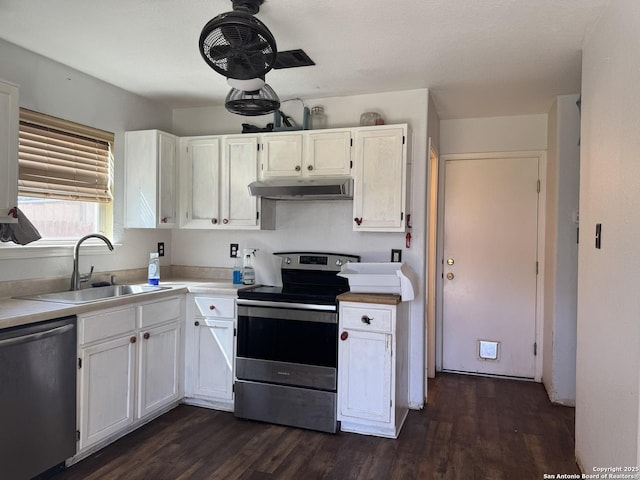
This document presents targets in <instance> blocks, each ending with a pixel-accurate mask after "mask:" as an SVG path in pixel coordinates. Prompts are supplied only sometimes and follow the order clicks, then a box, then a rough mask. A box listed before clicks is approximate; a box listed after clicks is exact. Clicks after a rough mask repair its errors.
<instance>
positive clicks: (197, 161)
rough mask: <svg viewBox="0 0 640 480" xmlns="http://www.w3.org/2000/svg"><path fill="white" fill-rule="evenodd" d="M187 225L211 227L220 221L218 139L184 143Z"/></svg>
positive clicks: (203, 139)
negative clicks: (185, 145) (185, 149)
mask: <svg viewBox="0 0 640 480" xmlns="http://www.w3.org/2000/svg"><path fill="white" fill-rule="evenodd" d="M185 163H186V165H185V166H186V168H183V175H184V177H186V179H187V185H186V187H187V188H186V190H187V192H186V193H187V197H188V199H187V202H188V205H187V212H186V215H187V217H188V220H187V224H186V225H185V226H187V227H193V228H212V227H215V226H217V225H219V224H220V222H221V219H220V201H219V199H220V138H219V137H207V138H199V139H192V140H189V141H188V142H187V162H185Z"/></svg>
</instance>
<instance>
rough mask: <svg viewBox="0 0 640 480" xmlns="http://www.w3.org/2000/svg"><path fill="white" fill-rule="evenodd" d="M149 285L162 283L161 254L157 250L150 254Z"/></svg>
mask: <svg viewBox="0 0 640 480" xmlns="http://www.w3.org/2000/svg"><path fill="white" fill-rule="evenodd" d="M148 277H149V285H159V284H160V256H159V255H158V253H157V252H151V253H150V254H149V275H148Z"/></svg>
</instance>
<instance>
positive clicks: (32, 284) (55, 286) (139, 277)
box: [0, 265, 232, 298]
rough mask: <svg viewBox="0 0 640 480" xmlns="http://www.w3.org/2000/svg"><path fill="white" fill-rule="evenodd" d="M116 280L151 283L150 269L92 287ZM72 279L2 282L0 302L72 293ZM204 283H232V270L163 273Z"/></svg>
mask: <svg viewBox="0 0 640 480" xmlns="http://www.w3.org/2000/svg"><path fill="white" fill-rule="evenodd" d="M112 277H113V280H114V283H117V284H137V283H146V282H147V269H146V268H132V269H129V270H113V271H109V272H97V273H94V274H93V276H92V278H91V282H90V283H97V282H110V281H111V279H112ZM69 279H70V275H65V276H58V277H47V278H33V279H28V280H9V281H5V282H0V298H7V297H15V296H18V295H33V294H37V293H49V292H60V291H64V290H68V289H69V281H70V280H69ZM184 279H189V280H203V281H210V282H226V281H228V282H229V283H231V279H232V268H219V267H191V266H183V265H167V266H165V265H163V266H162V267H161V270H160V282H161V283H162V282H163V281H170V280H184Z"/></svg>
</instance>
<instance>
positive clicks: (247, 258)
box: [242, 250, 256, 285]
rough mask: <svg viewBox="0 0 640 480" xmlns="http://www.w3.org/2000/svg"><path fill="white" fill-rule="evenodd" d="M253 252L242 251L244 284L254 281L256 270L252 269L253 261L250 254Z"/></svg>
mask: <svg viewBox="0 0 640 480" xmlns="http://www.w3.org/2000/svg"><path fill="white" fill-rule="evenodd" d="M252 254H253V252H247V251H246V250H245V253H244V265H243V266H242V283H243V284H244V285H253V284H254V283H256V271H255V270H254V269H253V261H252V260H251V255H252Z"/></svg>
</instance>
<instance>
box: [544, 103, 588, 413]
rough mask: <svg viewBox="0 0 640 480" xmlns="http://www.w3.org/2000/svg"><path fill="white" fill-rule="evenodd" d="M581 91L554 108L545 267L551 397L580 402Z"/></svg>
mask: <svg viewBox="0 0 640 480" xmlns="http://www.w3.org/2000/svg"><path fill="white" fill-rule="evenodd" d="M578 98H579V96H578V95H563V96H560V97H558V98H557V99H556V101H555V102H554V104H553V106H552V108H551V110H550V112H549V126H548V127H549V128H548V139H549V148H548V154H547V188H546V192H547V201H546V228H545V237H546V238H545V268H544V275H545V278H544V351H543V354H544V363H543V373H542V378H543V382H544V384H545V387H546V389H547V393H548V394H549V398H550V399H551V401H553V402H556V403H562V404H565V405H574V404H575V377H576V367H575V365H576V315H577V313H576V305H577V288H578V244H577V235H576V234H577V227H578V226H577V225H576V224H575V223H574V217H573V216H574V214H575V212H576V211H577V209H578V203H579V188H580V146H579V141H580V115H579V112H578V107H577V105H576V101H577V100H578Z"/></svg>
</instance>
